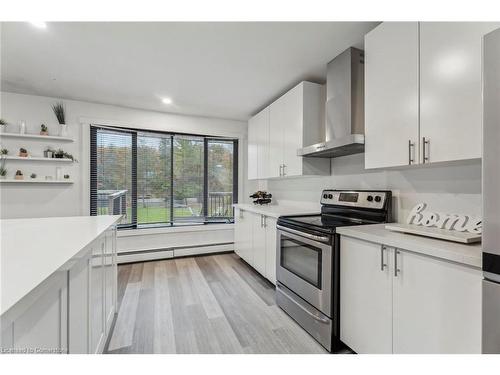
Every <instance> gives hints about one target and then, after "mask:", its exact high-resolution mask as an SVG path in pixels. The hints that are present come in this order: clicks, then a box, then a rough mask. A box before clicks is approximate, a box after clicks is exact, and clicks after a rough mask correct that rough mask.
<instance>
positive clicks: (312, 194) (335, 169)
mask: <svg viewBox="0 0 500 375" xmlns="http://www.w3.org/2000/svg"><path fill="white" fill-rule="evenodd" d="M387 147H390V144H388V145H387ZM258 188H261V189H267V190H269V192H271V193H272V194H273V198H274V199H275V200H277V201H284V200H286V201H307V202H319V199H320V193H321V191H322V189H326V188H332V189H389V190H392V191H393V195H394V199H393V206H394V215H395V219H396V220H397V221H400V222H401V221H404V220H405V219H406V215H407V213H408V211H409V210H410V209H411V208H412V207H413V206H414V205H415V204H416V203H418V202H422V201H423V202H427V203H428V204H429V205H430V206H431V208H432V209H434V210H436V211H443V212H450V213H466V214H471V215H481V162H480V161H479V160H473V161H463V162H457V163H450V164H447V165H434V166H432V165H429V166H421V167H416V166H415V167H412V168H405V169H399V170H395V169H391V170H375V171H374V170H365V169H364V154H357V155H351V156H345V157H342V158H336V159H332V175H331V176H327V177H302V178H282V179H271V180H268V181H249V182H248V183H247V188H246V190H248V191H252V190H256V189H258Z"/></svg>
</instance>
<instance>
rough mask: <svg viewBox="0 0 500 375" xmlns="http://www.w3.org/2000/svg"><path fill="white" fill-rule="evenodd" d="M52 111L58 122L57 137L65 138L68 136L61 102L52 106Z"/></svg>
mask: <svg viewBox="0 0 500 375" xmlns="http://www.w3.org/2000/svg"><path fill="white" fill-rule="evenodd" d="M52 110H53V111H54V114H55V115H56V117H57V121H58V122H59V136H61V137H66V136H67V135H68V125H67V124H66V113H65V112H66V111H65V109H64V104H63V102H57V103H55V104H53V105H52Z"/></svg>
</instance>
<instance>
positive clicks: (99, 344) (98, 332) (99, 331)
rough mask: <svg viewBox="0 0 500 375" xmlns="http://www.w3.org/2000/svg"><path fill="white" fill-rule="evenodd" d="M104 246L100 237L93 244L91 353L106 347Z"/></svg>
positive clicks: (103, 241)
mask: <svg viewBox="0 0 500 375" xmlns="http://www.w3.org/2000/svg"><path fill="white" fill-rule="evenodd" d="M104 246H105V240H104V239H103V237H99V238H98V239H96V240H95V241H94V243H93V244H92V259H91V262H90V263H91V269H90V352H91V353H99V352H101V350H102V348H103V345H104V327H105V325H104V277H105V276H104V267H103V257H104Z"/></svg>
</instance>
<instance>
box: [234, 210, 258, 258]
mask: <svg viewBox="0 0 500 375" xmlns="http://www.w3.org/2000/svg"><path fill="white" fill-rule="evenodd" d="M254 215H255V214H252V213H251V212H248V211H243V210H239V214H238V215H237V216H236V227H235V252H236V254H238V256H239V257H240V258H241V259H243V260H244V261H245V262H247V263H248V264H250V265H253V250H252V230H253V229H252V220H253V216H254Z"/></svg>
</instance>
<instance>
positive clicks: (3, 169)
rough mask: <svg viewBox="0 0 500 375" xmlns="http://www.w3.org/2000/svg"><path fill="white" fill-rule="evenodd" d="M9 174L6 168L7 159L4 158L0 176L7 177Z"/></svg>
mask: <svg viewBox="0 0 500 375" xmlns="http://www.w3.org/2000/svg"><path fill="white" fill-rule="evenodd" d="M6 175H7V169H6V168H5V159H3V158H2V161H1V162H0V176H2V177H5V176H6Z"/></svg>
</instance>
